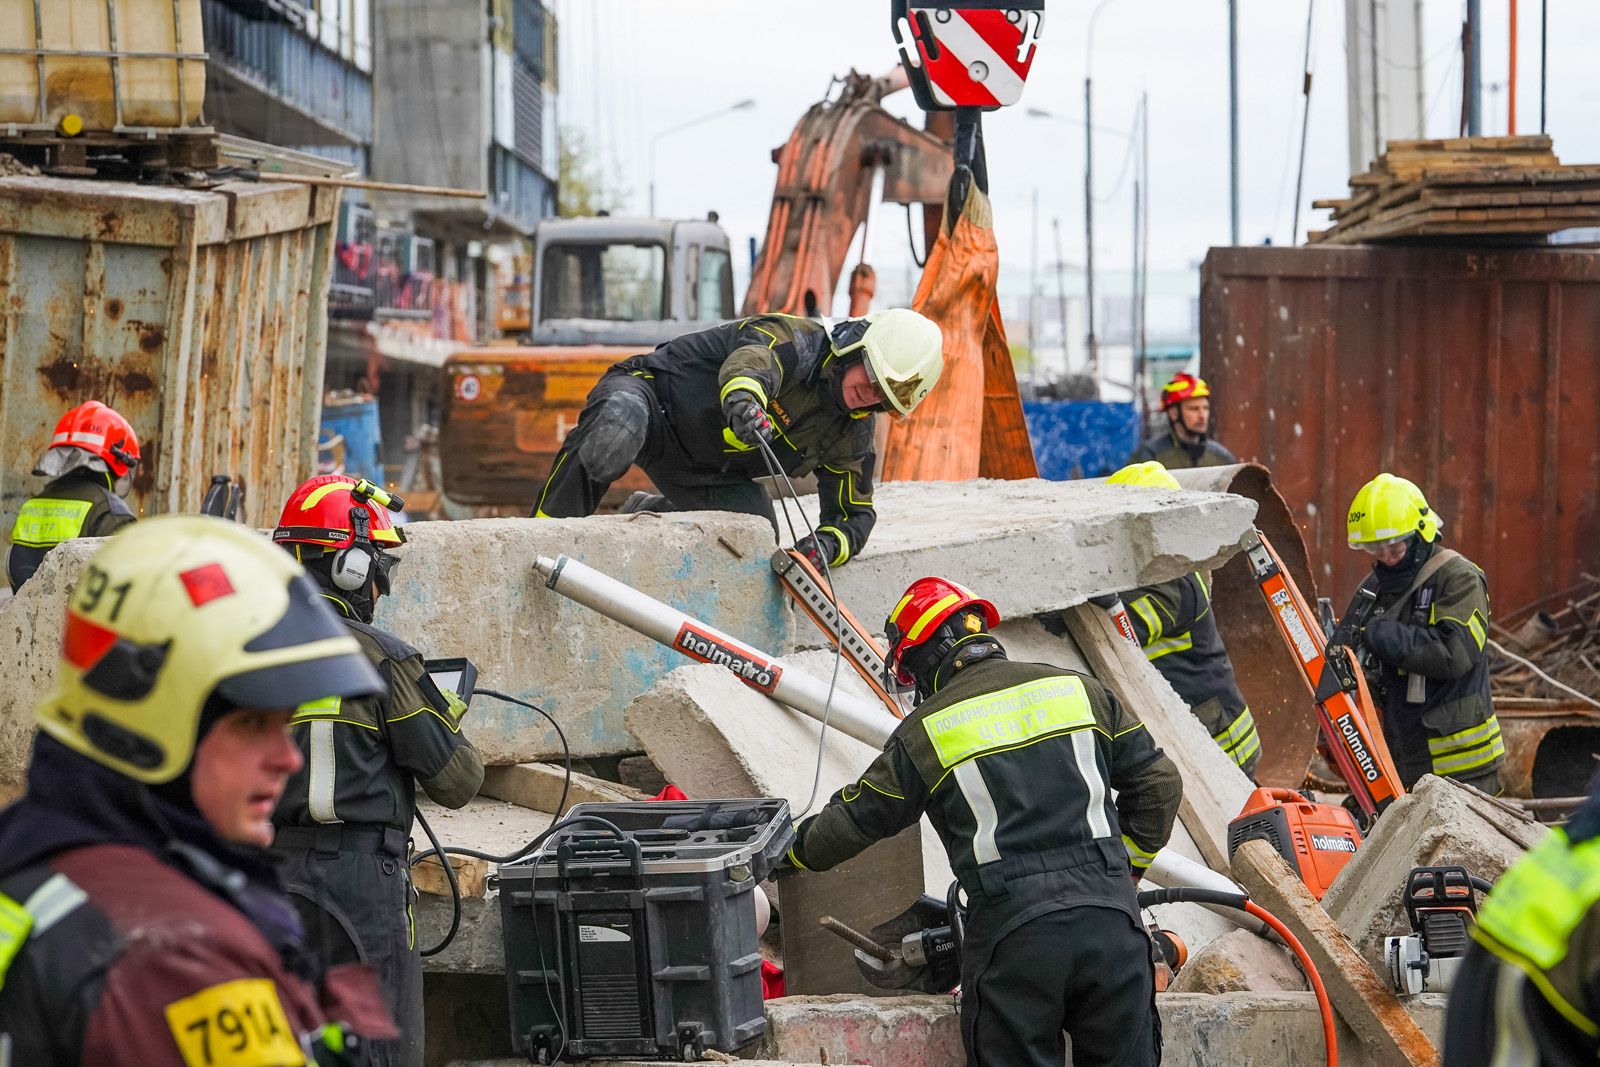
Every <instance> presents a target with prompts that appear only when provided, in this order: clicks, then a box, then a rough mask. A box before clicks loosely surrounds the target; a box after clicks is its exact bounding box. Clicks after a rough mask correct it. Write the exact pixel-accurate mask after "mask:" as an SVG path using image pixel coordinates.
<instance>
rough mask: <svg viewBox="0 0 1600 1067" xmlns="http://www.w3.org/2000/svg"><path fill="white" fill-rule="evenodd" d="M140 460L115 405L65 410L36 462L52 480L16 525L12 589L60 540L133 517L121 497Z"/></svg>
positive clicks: (10, 558) (110, 530)
mask: <svg viewBox="0 0 1600 1067" xmlns="http://www.w3.org/2000/svg"><path fill="white" fill-rule="evenodd" d="M138 465H139V438H138V437H137V436H136V435H135V434H134V432H133V427H132V426H130V425H128V420H127V419H125V418H123V417H122V416H121V415H119V414H118V413H117V412H116V411H114V410H113V409H111V408H108V407H106V406H105V405H104V404H102V403H100V401H98V400H90V401H88V402H87V403H84V404H79V405H78V406H77V407H75V408H73V409H72V410H71V411H69V412H67V413H66V414H65V415H63V416H61V421H60V422H58V423H56V430H55V433H54V434H52V435H51V437H50V444H49V446H48V447H47V448H46V449H45V451H44V454H43V455H42V456H40V457H39V463H38V465H37V466H35V467H34V468H33V473H34V474H36V475H39V476H40V477H44V478H49V479H50V481H49V482H47V483H45V487H44V488H43V489H42V490H40V492H39V495H38V496H36V497H33V498H31V499H29V500H27V501H25V502H24V503H23V505H22V509H21V510H20V511H18V512H17V521H16V525H14V526H13V527H12V528H11V551H10V552H9V553H8V554H7V556H6V577H7V578H8V579H9V580H10V582H11V591H12V592H13V593H15V592H16V591H17V590H18V589H19V588H21V587H22V583H23V582H25V581H27V580H28V579H29V578H32V577H33V574H34V572H35V571H37V570H38V569H39V564H41V563H43V562H44V558H45V556H47V555H49V554H50V550H51V549H52V548H54V547H56V546H57V545H59V544H60V543H61V542H63V541H70V540H72V539H73V538H75V537H108V536H110V535H111V534H114V533H116V532H117V531H118V530H120V529H122V528H123V527H124V526H126V525H128V523H130V522H133V521H134V514H133V509H131V508H129V507H128V505H127V503H126V502H125V501H124V500H123V499H122V497H123V495H124V494H125V493H127V491H128V486H129V483H130V482H131V480H132V479H131V477H130V475H131V474H132V473H133V470H134V468H135V467H137V466H138Z"/></svg>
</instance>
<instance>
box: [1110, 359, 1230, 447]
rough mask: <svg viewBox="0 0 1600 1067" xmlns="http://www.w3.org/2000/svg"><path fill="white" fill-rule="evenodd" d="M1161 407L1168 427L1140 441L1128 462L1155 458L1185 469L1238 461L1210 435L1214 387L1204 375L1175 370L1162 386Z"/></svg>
mask: <svg viewBox="0 0 1600 1067" xmlns="http://www.w3.org/2000/svg"><path fill="white" fill-rule="evenodd" d="M1161 411H1162V413H1163V414H1165V415H1166V417H1167V429H1166V431H1165V432H1164V433H1158V434H1156V435H1155V436H1154V437H1151V438H1147V439H1146V440H1144V441H1143V442H1141V443H1140V445H1139V447H1138V448H1136V449H1134V450H1133V455H1132V456H1130V457H1128V462H1129V463H1146V462H1149V461H1150V460H1154V461H1155V462H1157V463H1159V464H1161V465H1162V466H1163V467H1165V468H1167V469H1168V470H1184V469H1186V468H1188V467H1223V466H1227V465H1228V464H1229V463H1237V462H1239V461H1238V460H1237V459H1235V458H1234V455H1233V453H1232V452H1229V451H1228V450H1227V449H1226V448H1223V447H1222V445H1220V444H1218V443H1217V442H1216V441H1213V440H1212V439H1211V387H1210V386H1208V385H1206V382H1205V379H1204V378H1196V377H1195V376H1194V375H1192V374H1183V373H1179V374H1174V375H1173V376H1172V381H1170V382H1168V383H1167V384H1166V386H1164V387H1163V388H1162V390H1161Z"/></svg>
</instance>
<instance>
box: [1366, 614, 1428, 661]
mask: <svg viewBox="0 0 1600 1067" xmlns="http://www.w3.org/2000/svg"><path fill="white" fill-rule="evenodd" d="M1423 629H1424V628H1423V627H1420V626H1416V625H1414V624H1412V623H1406V622H1397V621H1395V620H1394V619H1373V620H1372V621H1371V622H1369V623H1367V625H1366V627H1365V629H1363V630H1362V631H1361V643H1362V644H1364V645H1366V647H1367V648H1368V649H1369V650H1371V652H1372V653H1373V654H1374V655H1375V656H1377V657H1378V658H1379V659H1381V660H1383V661H1384V662H1385V663H1390V664H1393V665H1395V666H1401V665H1403V661H1404V660H1405V658H1406V657H1407V656H1408V655H1409V654H1410V653H1411V652H1412V650H1413V649H1415V647H1416V646H1417V644H1418V639H1419V637H1421V636H1423V635H1421V634H1419V633H1418V632H1417V631H1419V630H1423Z"/></svg>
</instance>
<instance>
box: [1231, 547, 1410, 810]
mask: <svg viewBox="0 0 1600 1067" xmlns="http://www.w3.org/2000/svg"><path fill="white" fill-rule="evenodd" d="M1244 550H1245V555H1246V557H1247V558H1248V559H1249V561H1250V569H1251V572H1252V573H1253V574H1254V576H1255V579H1256V585H1257V586H1258V587H1259V588H1260V589H1261V595H1262V596H1264V597H1266V600H1267V607H1268V609H1269V610H1270V611H1271V612H1272V617H1273V621H1274V622H1276V623H1277V626H1278V632H1279V633H1280V634H1281V635H1282V637H1283V640H1284V643H1285V644H1286V645H1288V646H1289V651H1290V653H1291V654H1292V656H1293V658H1294V661H1295V662H1296V663H1297V664H1298V665H1299V666H1300V674H1301V677H1302V678H1303V679H1304V680H1305V683H1306V690H1307V692H1308V693H1309V694H1310V695H1311V697H1312V699H1313V701H1315V703H1316V708H1317V721H1318V725H1319V726H1320V727H1321V729H1322V735H1323V739H1324V740H1325V741H1326V742H1327V748H1328V750H1329V752H1330V753H1331V755H1332V759H1333V765H1334V769H1336V770H1337V771H1338V772H1339V776H1340V777H1341V778H1343V779H1344V781H1345V784H1347V785H1348V786H1349V787H1350V795H1351V796H1352V797H1354V798H1355V802H1356V805H1357V806H1358V807H1360V809H1361V811H1362V813H1363V815H1365V817H1366V818H1367V819H1369V820H1370V819H1372V818H1373V817H1375V816H1377V815H1378V814H1379V813H1381V812H1382V811H1383V810H1384V809H1385V808H1387V807H1388V806H1389V805H1390V804H1391V803H1393V802H1394V801H1395V799H1396V798H1398V797H1400V796H1402V795H1404V793H1405V787H1404V786H1402V785H1401V784H1400V774H1399V772H1398V771H1396V770H1395V766H1394V760H1393V759H1392V758H1391V757H1390V755H1389V746H1388V745H1387V744H1386V743H1385V742H1384V739H1383V733H1382V731H1381V730H1380V728H1379V727H1380V723H1379V719H1378V712H1377V708H1376V706H1375V705H1374V704H1373V702H1372V694H1371V693H1369V692H1368V691H1367V684H1366V680H1365V678H1364V677H1363V676H1362V673H1361V667H1360V665H1359V664H1358V663H1356V662H1355V656H1354V655H1353V654H1352V653H1351V651H1350V649H1349V648H1347V647H1345V646H1343V645H1341V644H1333V645H1330V644H1329V642H1328V638H1327V636H1326V635H1325V634H1323V632H1322V628H1321V627H1320V626H1319V625H1318V624H1317V622H1316V616H1314V615H1313V614H1312V613H1311V611H1310V609H1309V608H1308V607H1307V606H1306V602H1305V598H1304V597H1302V596H1301V595H1300V590H1299V589H1298V588H1296V587H1295V584H1294V581H1293V579H1291V578H1290V577H1289V573H1288V571H1287V570H1285V569H1284V566H1283V562H1282V561H1281V560H1280V559H1279V558H1278V554H1277V553H1276V552H1274V551H1273V549H1272V545H1271V543H1269V542H1268V541H1267V539H1266V538H1265V537H1263V536H1262V535H1261V532H1260V531H1259V530H1255V531H1252V532H1251V534H1250V535H1249V536H1248V537H1247V538H1246V540H1245V545H1244Z"/></svg>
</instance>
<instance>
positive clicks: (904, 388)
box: [831, 308, 944, 415]
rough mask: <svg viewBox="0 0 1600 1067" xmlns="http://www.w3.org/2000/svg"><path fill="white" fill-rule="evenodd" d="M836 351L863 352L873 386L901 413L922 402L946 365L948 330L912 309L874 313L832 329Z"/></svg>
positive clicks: (843, 353) (843, 354) (842, 354)
mask: <svg viewBox="0 0 1600 1067" xmlns="http://www.w3.org/2000/svg"><path fill="white" fill-rule="evenodd" d="M831 336H832V338H833V350H834V352H835V353H837V354H838V355H840V356H847V355H850V354H851V353H853V352H856V351H860V352H861V353H862V356H863V358H862V363H863V364H864V365H865V366H866V368H867V373H868V375H869V376H870V377H871V378H872V384H873V385H875V386H876V387H877V389H878V393H879V394H880V395H881V396H882V397H883V400H884V403H885V404H887V405H888V406H889V408H890V409H891V410H893V411H894V412H896V413H897V414H900V415H909V414H911V409H912V408H915V407H916V406H917V405H918V404H920V403H922V398H923V397H925V396H927V395H928V394H929V393H930V392H932V391H933V386H934V383H936V382H937V381H938V380H939V372H940V371H941V370H943V369H944V333H943V331H941V330H940V329H939V325H938V323H936V322H934V321H933V320H932V319H929V318H927V317H926V316H924V315H922V314H920V313H918V312H915V311H912V310H911V309H910V308H889V309H888V310H887V311H874V312H873V313H872V314H870V315H868V316H866V317H865V318H860V319H846V320H845V321H844V322H841V323H839V325H837V326H835V327H834V328H833V333H832V335H831Z"/></svg>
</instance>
